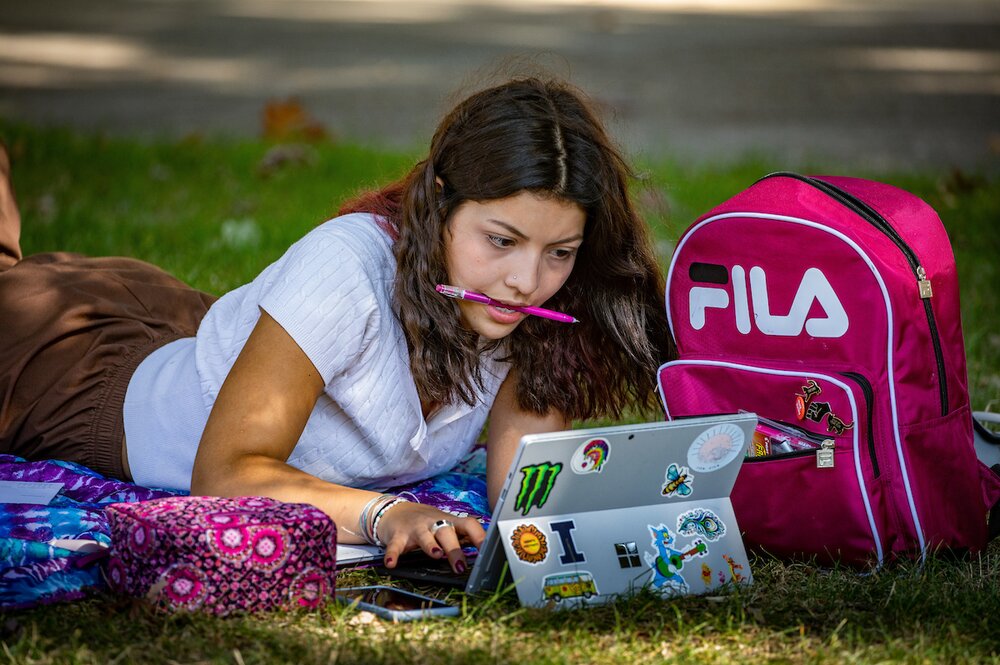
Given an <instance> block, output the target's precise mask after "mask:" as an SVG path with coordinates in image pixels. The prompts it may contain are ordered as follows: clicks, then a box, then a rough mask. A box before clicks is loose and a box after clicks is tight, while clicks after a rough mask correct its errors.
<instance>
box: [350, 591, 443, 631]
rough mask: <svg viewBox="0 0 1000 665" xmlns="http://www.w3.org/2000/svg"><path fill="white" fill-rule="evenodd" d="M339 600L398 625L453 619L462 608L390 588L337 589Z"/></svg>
mask: <svg viewBox="0 0 1000 665" xmlns="http://www.w3.org/2000/svg"><path fill="white" fill-rule="evenodd" d="M336 596H337V600H338V601H339V602H341V603H345V604H347V605H350V606H351V607H357V608H358V609H360V610H366V611H368V612H371V613H372V614H375V615H376V616H380V617H383V618H386V619H390V620H392V621H394V622H396V621H413V620H414V619H429V618H431V617H449V616H450V617H453V616H458V614H459V608H458V607H457V606H456V605H449V604H448V603H446V602H444V601H441V600H437V599H435V598H431V597H429V596H423V595H421V594H419V593H413V592H412V591H404V590H403V589H396V588H393V587H390V586H382V585H378V586H358V587H348V588H346V589H337V592H336Z"/></svg>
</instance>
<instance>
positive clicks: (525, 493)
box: [514, 462, 563, 515]
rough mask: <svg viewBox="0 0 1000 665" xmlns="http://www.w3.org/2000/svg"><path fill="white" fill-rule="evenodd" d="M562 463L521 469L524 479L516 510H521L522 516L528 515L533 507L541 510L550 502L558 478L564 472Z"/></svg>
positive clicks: (515, 504)
mask: <svg viewBox="0 0 1000 665" xmlns="http://www.w3.org/2000/svg"><path fill="white" fill-rule="evenodd" d="M562 468H563V465H562V462H556V463H555V464H552V463H551V462H543V463H541V464H536V465H534V466H525V467H522V468H521V473H523V474H524V477H523V478H521V490H520V491H519V492H518V493H517V501H515V502H514V510H520V511H521V515H527V514H528V511H529V510H531V508H532V507H535V508H541V507H542V506H544V505H545V502H546V501H548V500H549V494H551V493H552V487H553V486H554V485H555V484H556V476H558V475H559V472H560V471H562Z"/></svg>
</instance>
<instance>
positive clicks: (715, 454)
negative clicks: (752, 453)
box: [688, 423, 744, 473]
mask: <svg viewBox="0 0 1000 665" xmlns="http://www.w3.org/2000/svg"><path fill="white" fill-rule="evenodd" d="M743 439H744V436H743V430H741V429H740V428H739V427H737V426H736V425H732V424H730V423H720V424H718V425H714V426H712V427H710V428H708V429H707V430H705V431H704V432H702V433H701V434H699V435H698V437H697V438H696V439H695V440H694V441H693V442H692V443H691V447H690V448H688V466H690V467H691V468H692V469H694V470H695V471H701V472H702V473H708V472H711V471H716V470H717V469H721V468H722V467H724V466H726V465H727V464H729V463H730V462H732V461H733V460H734V459H736V456H737V455H739V454H740V451H741V450H742V449H743Z"/></svg>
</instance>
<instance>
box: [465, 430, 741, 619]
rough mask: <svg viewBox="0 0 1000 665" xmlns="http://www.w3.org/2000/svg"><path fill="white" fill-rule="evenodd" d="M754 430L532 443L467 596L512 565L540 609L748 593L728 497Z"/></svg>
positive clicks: (524, 442)
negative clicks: (733, 586) (642, 596)
mask: <svg viewBox="0 0 1000 665" xmlns="http://www.w3.org/2000/svg"><path fill="white" fill-rule="evenodd" d="M756 423H757V417H756V415H754V414H747V413H743V414H736V415H724V416H710V417H703V418H690V419H684V420H674V421H669V422H657V423H644V424H635V425H620V426H613V427H603V428H592V429H581V430H569V431H563V432H551V433H547V434H531V435H527V436H525V437H523V438H522V439H521V444H520V448H519V449H518V452H517V454H516V455H515V458H514V463H513V465H512V467H511V470H510V472H509V474H508V476H507V479H506V482H505V484H504V488H503V491H502V492H501V495H500V499H499V500H498V502H497V505H496V507H495V509H494V512H493V520H492V522H491V524H490V527H489V529H488V531H487V534H486V540H485V541H484V542H483V546H482V547H481V548H480V553H479V556H478V557H476V560H475V563H474V565H473V567H472V571H471V573H470V575H469V579H468V582H467V584H466V591H467V592H469V593H475V592H480V591H485V590H490V589H494V588H496V586H497V585H498V584H499V582H500V581H501V576H502V574H503V570H504V565H503V564H504V562H505V561H506V563H507V564H508V565H509V573H510V577H511V578H512V580H513V582H514V584H515V587H516V589H517V595H518V598H519V600H520V602H521V604H522V605H523V606H532V607H546V606H548V607H554V608H568V607H582V606H587V605H595V604H601V603H605V602H608V601H610V600H612V599H614V598H615V597H617V596H620V595H627V594H632V593H634V592H636V591H638V590H639V589H642V588H649V589H651V590H652V591H654V592H657V593H660V594H662V595H664V596H678V595H686V594H701V593H705V592H709V591H711V590H713V589H715V588H717V587H719V586H721V585H722V584H726V583H729V582H736V583H750V582H751V581H752V576H751V572H750V564H749V561H748V560H747V555H746V550H745V549H744V546H743V540H742V537H741V536H740V530H739V527H738V526H737V524H736V516H735V514H734V512H733V506H732V502H731V501H730V498H729V495H730V492H731V490H732V487H733V483H734V482H735V481H736V475H737V473H738V472H739V469H740V466H741V465H742V463H743V459H744V456H745V454H746V449H747V445H748V443H749V442H750V441H751V440H752V437H753V431H754V427H755V425H756Z"/></svg>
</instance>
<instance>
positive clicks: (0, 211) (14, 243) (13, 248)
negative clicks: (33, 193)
mask: <svg viewBox="0 0 1000 665" xmlns="http://www.w3.org/2000/svg"><path fill="white" fill-rule="evenodd" d="M20 240H21V213H19V212H18V210H17V201H15V200H14V185H13V184H12V183H11V181H10V157H9V156H8V155H7V150H6V148H5V147H4V145H3V143H0V270H6V269H7V268H10V267H11V266H13V265H14V264H15V263H17V262H18V261H20V260H21V242H20Z"/></svg>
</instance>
